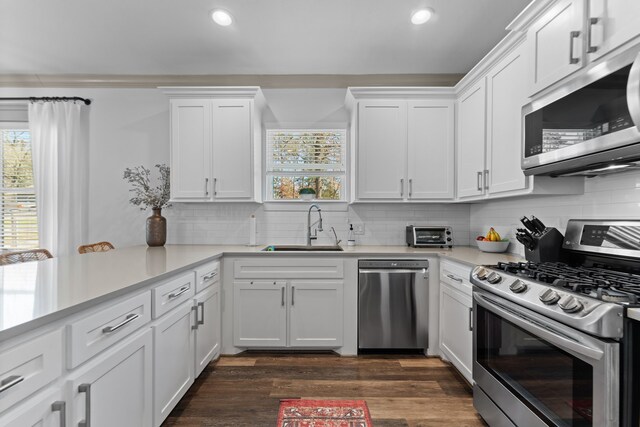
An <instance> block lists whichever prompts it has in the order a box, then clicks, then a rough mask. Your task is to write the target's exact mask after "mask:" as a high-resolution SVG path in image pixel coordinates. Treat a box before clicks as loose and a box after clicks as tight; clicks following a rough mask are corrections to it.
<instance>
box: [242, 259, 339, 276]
mask: <svg viewBox="0 0 640 427" xmlns="http://www.w3.org/2000/svg"><path fill="white" fill-rule="evenodd" d="M233 275H234V277H235V278H236V279H271V278H274V279H342V278H343V277H344V262H343V261H342V260H341V259H318V258H310V257H278V258H277V259H275V258H274V259H240V260H237V261H236V262H235V263H234V271H233Z"/></svg>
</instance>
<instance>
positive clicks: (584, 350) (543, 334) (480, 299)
mask: <svg viewBox="0 0 640 427" xmlns="http://www.w3.org/2000/svg"><path fill="white" fill-rule="evenodd" d="M473 299H474V301H475V302H476V304H477V305H479V306H481V307H483V308H485V309H487V310H489V311H491V312H492V313H495V314H497V315H499V316H501V317H502V318H504V319H505V320H508V321H509V322H511V323H513V324H515V325H516V326H519V327H521V328H522V329H524V330H525V331H527V332H529V333H531V334H532V335H535V336H538V337H540V338H542V339H544V340H546V341H548V342H549V343H551V344H554V345H556V346H558V347H559V348H560V349H563V350H565V351H566V350H569V351H571V352H573V353H576V354H578V355H580V356H582V357H585V358H588V359H590V360H594V361H598V360H600V359H602V358H603V357H604V350H602V349H600V348H595V347H591V346H586V345H584V344H583V343H582V342H578V341H577V340H576V339H572V337H571V336H570V335H571V334H572V333H571V332H569V331H562V332H560V331H556V330H555V328H553V327H542V326H539V325H540V324H544V323H542V322H544V319H542V320H541V321H540V320H536V319H529V318H528V316H527V315H525V314H524V313H522V312H520V311H518V312H515V310H514V312H513V313H512V312H511V310H505V309H504V308H503V307H501V306H502V305H503V304H500V305H496V301H493V300H492V299H491V298H488V297H487V296H485V295H483V294H480V293H478V292H474V293H473ZM506 304H509V303H508V302H506V301H505V305H506ZM515 313H517V314H515ZM477 329H478V325H477V324H476V330H477ZM581 339H582V340H583V341H584V339H583V338H581Z"/></svg>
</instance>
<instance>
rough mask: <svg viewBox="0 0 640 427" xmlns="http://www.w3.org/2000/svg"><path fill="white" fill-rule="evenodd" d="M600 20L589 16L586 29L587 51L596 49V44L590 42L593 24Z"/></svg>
mask: <svg viewBox="0 0 640 427" xmlns="http://www.w3.org/2000/svg"><path fill="white" fill-rule="evenodd" d="M599 21H600V19H599V18H589V29H588V30H587V53H593V52H595V51H597V50H598V46H594V45H593V44H592V41H593V26H594V25H596V24H597V23H598V22H599Z"/></svg>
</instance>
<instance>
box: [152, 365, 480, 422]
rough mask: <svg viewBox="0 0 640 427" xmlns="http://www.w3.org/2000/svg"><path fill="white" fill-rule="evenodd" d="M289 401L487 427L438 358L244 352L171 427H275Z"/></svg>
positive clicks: (187, 402) (217, 371) (388, 417)
mask: <svg viewBox="0 0 640 427" xmlns="http://www.w3.org/2000/svg"><path fill="white" fill-rule="evenodd" d="M284 398H305V399H362V400H366V401H367V405H368V406H369V410H370V411H371V417H372V419H373V424H374V426H375V427H391V426H393V427H395V426H410V427H432V426H456V427H463V426H469V427H470V426H485V425H486V424H484V423H483V422H482V420H481V419H480V417H479V416H478V415H477V413H476V412H475V410H474V409H473V403H472V397H471V389H470V388H469V386H468V385H467V383H466V382H465V381H464V380H463V379H462V377H460V375H459V374H458V373H457V372H456V371H455V370H454V369H453V368H451V367H450V366H448V365H447V364H445V363H444V362H442V361H441V360H440V359H437V358H426V357H421V356H387V355H384V356H378V355H376V356H360V357H339V356H336V355H331V354H305V355H297V354H296V355H293V354H266V353H260V354H256V353H244V354H242V355H239V356H235V357H222V358H221V359H220V360H219V361H218V362H216V363H212V364H210V365H209V366H208V367H207V368H206V369H205V371H204V372H203V373H202V375H201V376H200V378H198V379H197V380H196V382H195V384H194V385H193V386H192V387H191V389H190V390H189V392H188V393H187V395H186V396H185V397H184V398H183V399H182V400H181V401H180V403H178V406H177V407H176V408H175V409H174V410H173V412H172V413H171V414H170V415H169V417H168V418H167V420H166V421H165V423H164V424H163V426H265V427H275V425H276V420H277V415H278V407H279V401H280V399H284Z"/></svg>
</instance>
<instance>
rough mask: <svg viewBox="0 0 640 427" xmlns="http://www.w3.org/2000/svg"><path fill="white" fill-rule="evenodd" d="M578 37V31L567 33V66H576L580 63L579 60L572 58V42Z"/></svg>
mask: <svg viewBox="0 0 640 427" xmlns="http://www.w3.org/2000/svg"><path fill="white" fill-rule="evenodd" d="M578 37H580V31H571V32H570V33H569V64H577V63H579V62H580V58H575V57H574V56H573V40H574V39H576V38H578Z"/></svg>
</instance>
